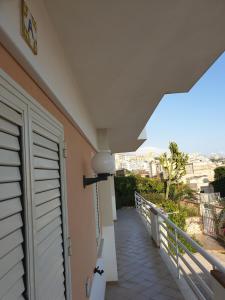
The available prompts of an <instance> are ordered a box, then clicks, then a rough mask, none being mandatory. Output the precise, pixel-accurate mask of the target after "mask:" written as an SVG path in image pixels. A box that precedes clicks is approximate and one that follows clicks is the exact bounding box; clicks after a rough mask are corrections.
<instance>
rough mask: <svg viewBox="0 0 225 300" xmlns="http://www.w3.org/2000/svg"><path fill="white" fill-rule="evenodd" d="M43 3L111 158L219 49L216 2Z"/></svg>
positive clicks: (221, 12) (130, 146) (224, 31)
mask: <svg viewBox="0 0 225 300" xmlns="http://www.w3.org/2000/svg"><path fill="white" fill-rule="evenodd" d="M45 2H46V5H47V8H48V12H49V15H50V17H51V18H52V21H53V23H54V26H55V28H56V30H57V32H58V34H59V38H60V40H61V42H62V44H63V46H64V49H65V52H66V55H67V57H68V59H69V62H70V64H71V67H72V70H73V74H74V78H75V79H76V81H77V82H78V85H79V87H80V89H81V92H82V94H83V97H84V99H85V101H86V105H87V107H88V109H89V112H90V113H91V115H92V118H93V121H94V124H95V126H96V128H108V129H109V139H110V141H109V142H110V145H111V149H112V151H113V152H123V151H132V150H134V149H135V148H136V147H137V146H139V145H140V141H138V140H137V138H138V136H139V134H140V132H141V131H142V129H143V127H144V126H145V124H146V122H147V121H148V119H149V117H150V116H151V114H152V112H153V111H154V109H155V107H156V106H157V104H158V103H159V101H160V99H161V98H162V96H163V95H164V94H166V93H177V92H187V91H188V90H189V89H190V88H191V87H192V86H193V84H194V83H195V82H196V81H197V80H198V79H199V78H200V77H201V75H202V74H203V73H204V72H205V71H206V70H207V69H208V67H209V66H210V65H211V64H212V63H213V62H214V60H215V59H216V58H217V57H218V56H219V55H220V54H221V53H222V52H223V51H224V50H225V1H224V0H216V1H213V0H197V1H196V0H169V1H168V0H139V1H138V0H114V1H108V0H89V1H88V0H64V1H61V0H45ZM162 134H163V133H162Z"/></svg>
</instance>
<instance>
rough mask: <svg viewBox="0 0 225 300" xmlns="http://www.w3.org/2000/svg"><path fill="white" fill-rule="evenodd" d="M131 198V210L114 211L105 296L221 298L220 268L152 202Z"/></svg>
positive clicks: (224, 277) (223, 279) (224, 272)
mask: <svg viewBox="0 0 225 300" xmlns="http://www.w3.org/2000/svg"><path fill="white" fill-rule="evenodd" d="M135 200H136V210H135V209H133V208H127V209H122V210H120V211H118V221H117V223H116V224H115V232H116V250H117V261H118V273H119V281H118V283H116V284H112V283H108V285H107V289H106V300H154V299H157V300H160V299H165V300H170V299H175V300H176V299H188V300H190V299H191V300H195V299H202V300H203V299H204V300H208V299H215V300H222V299H225V298H224V295H225V287H224V286H225V267H224V266H223V265H222V264H221V263H220V262H218V261H217V260H216V259H215V258H214V257H212V256H211V255H210V254H209V253H207V252H206V251H205V250H204V249H203V248H201V247H200V246H199V245H198V244H197V243H196V242H195V241H193V240H192V239H191V238H190V237H189V236H188V235H187V234H186V233H185V232H183V231H182V230H180V229H179V228H178V227H177V226H176V225H175V224H174V223H172V222H171V221H170V220H169V219H168V217H167V216H166V215H165V214H164V213H162V211H160V210H159V209H158V208H156V207H155V206H154V204H152V203H150V202H147V201H146V200H145V199H144V198H143V197H141V196H140V195H139V194H137V193H136V194H135ZM189 246H191V248H192V251H190V250H189V249H190V247H189Z"/></svg>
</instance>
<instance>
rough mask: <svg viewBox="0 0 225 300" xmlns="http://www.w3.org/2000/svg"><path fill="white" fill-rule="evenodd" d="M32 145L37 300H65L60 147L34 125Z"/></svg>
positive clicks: (53, 138) (50, 135) (47, 134)
mask: <svg viewBox="0 0 225 300" xmlns="http://www.w3.org/2000/svg"><path fill="white" fill-rule="evenodd" d="M32 141H33V178H34V179H33V180H34V182H33V187H34V204H35V228H36V229H35V230H36V231H35V240H36V245H37V262H36V273H37V286H38V299H39V300H53V299H54V300H63V299H65V297H66V296H65V270H64V245H63V226H62V205H61V201H62V197H61V174H60V153H59V143H58V142H57V138H56V139H55V137H53V135H52V134H50V133H48V132H47V131H46V132H45V130H43V128H42V130H39V127H38V126H37V125H35V124H33V131H32Z"/></svg>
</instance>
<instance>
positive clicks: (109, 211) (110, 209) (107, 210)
mask: <svg viewBox="0 0 225 300" xmlns="http://www.w3.org/2000/svg"><path fill="white" fill-rule="evenodd" d="M98 144H99V150H100V151H101V150H110V148H109V144H108V132H107V130H106V129H99V130H98ZM99 199H100V208H101V220H102V238H103V239H104V246H103V250H102V256H103V259H104V265H105V275H106V281H117V280H118V272H117V259H116V246H115V232H114V222H113V220H115V219H116V204H115V189H114V178H113V177H109V178H108V179H107V181H102V182H100V183H99Z"/></svg>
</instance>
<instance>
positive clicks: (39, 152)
mask: <svg viewBox="0 0 225 300" xmlns="http://www.w3.org/2000/svg"><path fill="white" fill-rule="evenodd" d="M33 154H34V156H36V157H42V158H48V159H52V160H58V159H59V156H58V152H55V151H52V150H49V149H46V148H43V147H40V146H37V145H33Z"/></svg>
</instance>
